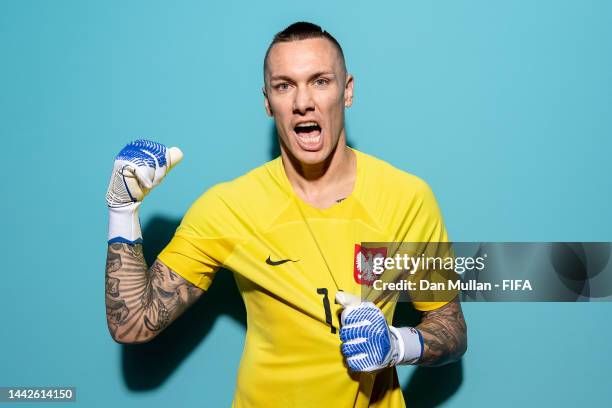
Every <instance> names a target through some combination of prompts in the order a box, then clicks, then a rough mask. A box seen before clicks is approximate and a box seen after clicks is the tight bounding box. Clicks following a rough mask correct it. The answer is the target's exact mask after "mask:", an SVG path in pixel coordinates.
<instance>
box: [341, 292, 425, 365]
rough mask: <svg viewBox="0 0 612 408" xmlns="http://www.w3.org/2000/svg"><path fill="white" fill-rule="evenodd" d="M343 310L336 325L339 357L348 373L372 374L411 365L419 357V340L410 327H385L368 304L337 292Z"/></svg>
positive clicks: (420, 348)
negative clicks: (338, 331) (347, 368)
mask: <svg viewBox="0 0 612 408" xmlns="http://www.w3.org/2000/svg"><path fill="white" fill-rule="evenodd" d="M336 302H337V303H339V304H341V305H342V306H344V310H343V311H342V315H341V317H340V321H341V324H342V327H341V328H340V340H341V341H342V354H343V355H344V357H345V358H346V362H347V364H348V366H349V368H350V369H351V370H352V371H361V372H372V371H377V370H380V369H383V368H385V367H391V366H395V365H398V364H414V363H416V362H417V361H419V359H420V358H421V356H422V354H423V337H422V336H421V333H420V332H419V331H418V330H417V329H415V328H413V327H400V328H396V327H393V326H389V325H388V324H387V319H386V318H385V315H384V314H383V312H382V311H381V310H380V309H379V308H378V307H377V306H376V305H374V303H372V302H361V300H360V299H359V297H357V296H354V295H351V294H348V293H344V292H338V294H336Z"/></svg>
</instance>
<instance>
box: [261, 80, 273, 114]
mask: <svg viewBox="0 0 612 408" xmlns="http://www.w3.org/2000/svg"><path fill="white" fill-rule="evenodd" d="M261 92H263V96H264V106H265V107H266V114H267V115H268V116H270V117H272V116H274V114H273V113H272V108H271V107H270V101H269V100H268V94H267V93H266V87H265V85H264V86H262V87H261Z"/></svg>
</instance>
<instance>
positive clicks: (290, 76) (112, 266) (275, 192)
mask: <svg viewBox="0 0 612 408" xmlns="http://www.w3.org/2000/svg"><path fill="white" fill-rule="evenodd" d="M263 92H264V101H265V109H266V112H267V114H268V115H269V116H271V117H273V118H274V120H275V123H276V129H277V132H278V136H279V142H280V152H281V155H280V157H278V158H276V159H274V160H272V161H270V162H268V163H265V164H264V165H262V166H261V167H258V168H256V169H254V170H252V171H250V172H249V173H247V174H245V175H243V176H242V177H239V178H237V179H235V180H233V181H230V182H225V183H221V184H218V185H216V186H214V187H212V188H211V189H209V190H208V191H207V192H206V193H204V194H203V195H202V196H201V197H200V198H199V199H198V200H196V201H195V203H194V204H193V205H192V206H191V208H190V209H189V211H188V212H187V213H186V214H185V216H184V218H183V220H182V222H181V224H180V226H179V227H178V229H177V231H176V233H175V235H174V237H173V238H172V240H171V242H170V243H169V244H168V246H167V247H166V248H165V249H164V250H163V251H162V252H161V253H160V254H159V256H158V258H157V260H156V261H155V262H154V264H153V265H152V266H151V267H150V268H149V269H147V266H146V264H145V261H144V258H143V255H142V239H141V233H140V225H139V222H138V207H139V206H140V203H141V201H142V199H143V197H144V196H145V195H146V194H147V193H148V192H149V191H150V190H151V189H152V188H153V187H154V186H156V185H157V184H158V183H159V182H160V181H161V180H162V179H163V177H164V176H165V174H166V172H167V171H168V170H169V169H170V168H171V167H172V166H173V165H175V164H176V163H177V162H178V161H179V160H180V159H181V157H182V154H181V152H180V150H178V149H177V148H170V149H167V148H166V147H165V146H164V145H161V144H159V143H156V142H151V141H146V140H137V141H135V142H132V143H130V144H128V145H127V146H126V147H125V148H124V149H123V150H122V151H121V152H120V153H119V155H118V156H117V158H116V160H115V165H114V170H113V175H112V177H111V182H110V185H109V190H108V193H107V203H108V206H109V210H110V211H109V212H110V222H109V248H108V258H107V274H106V305H107V320H108V327H109V330H110V332H111V334H112V336H113V338H114V339H115V340H116V341H118V342H121V343H140V342H145V341H148V340H151V339H152V338H153V337H155V336H156V335H157V334H159V333H160V332H161V331H162V330H163V329H164V328H165V327H167V326H168V325H169V324H170V323H171V322H172V321H173V320H174V319H176V318H177V317H178V316H179V315H180V314H181V313H182V312H183V311H184V310H185V309H186V308H188V307H189V306H190V305H191V304H193V303H194V302H195V301H196V299H198V298H199V297H200V296H201V295H202V294H203V293H204V292H205V291H206V290H207V289H208V287H209V286H210V285H211V283H212V281H213V279H214V276H215V272H216V271H217V270H218V269H219V268H221V267H224V268H227V269H229V270H231V271H233V273H234V274H235V277H236V281H237V283H238V287H239V290H240V293H241V295H242V298H243V300H244V302H245V305H246V311H247V322H248V325H247V333H246V342H245V346H244V353H243V355H242V360H241V363H240V370H239V373H238V379H237V385H236V391H235V395H234V402H233V406H235V407H289V406H290V407H316V406H325V407H368V406H370V407H402V406H404V401H403V396H402V393H401V389H400V387H399V384H398V380H397V374H396V371H395V368H394V366H395V365H397V364H419V365H441V364H445V363H447V362H450V361H455V360H457V359H458V358H460V357H461V355H462V354H463V353H464V352H465V350H466V325H465V321H464V319H463V314H462V311H461V307H460V304H459V303H458V301H457V300H454V301H451V302H446V303H445V302H437V303H434V302H416V301H415V302H413V303H414V306H415V307H416V309H418V310H420V311H422V322H421V323H420V324H419V325H418V326H417V327H416V328H410V327H399V328H395V327H392V326H391V325H390V323H391V321H392V317H393V312H394V309H395V303H394V302H386V303H384V304H374V303H370V302H355V300H354V298H351V296H350V294H359V293H360V283H361V281H360V275H359V273H358V272H359V271H358V270H357V269H356V268H355V258H356V256H358V253H359V251H360V243H362V242H444V241H446V240H447V239H448V237H447V234H446V230H445V227H444V224H443V221H442V217H441V215H440V212H439V209H438V206H437V204H436V201H435V198H434V196H433V194H432V192H431V190H430V189H429V187H428V186H427V184H426V183H425V182H423V181H422V180H420V179H419V178H417V177H415V176H413V175H410V174H408V173H405V172H403V171H401V170H398V169H396V168H394V167H392V166H391V165H389V164H387V163H385V162H383V161H381V160H379V159H376V158H374V157H372V156H369V155H367V154H365V153H362V152H359V151H356V150H354V149H351V148H349V147H348V146H347V145H346V133H345V126H344V110H345V108H347V107H349V106H350V105H351V103H352V99H353V77H352V76H351V75H350V74H349V73H347V71H346V67H345V62H344V56H343V53H342V49H341V48H340V45H339V44H338V43H337V41H336V40H335V39H334V38H333V37H332V36H331V35H330V34H329V33H327V32H325V31H323V30H321V28H320V27H318V26H316V25H314V24H310V23H295V24H293V25H291V26H289V27H287V28H286V29H285V30H284V31H282V32H280V33H278V34H277V35H276V36H275V37H274V40H273V41H272V44H271V45H270V47H269V49H268V52H267V53H266V57H265V61H264V88H263ZM345 294H346V295H345ZM335 299H337V300H338V302H339V303H336V302H335V301H334V300H335ZM340 313H341V317H340V320H341V321H339V315H340ZM210 391H213V390H210Z"/></svg>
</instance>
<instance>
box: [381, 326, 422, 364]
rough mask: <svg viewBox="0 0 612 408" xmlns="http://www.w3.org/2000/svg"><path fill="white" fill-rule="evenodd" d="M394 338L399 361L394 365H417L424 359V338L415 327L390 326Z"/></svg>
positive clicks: (396, 360)
mask: <svg viewBox="0 0 612 408" xmlns="http://www.w3.org/2000/svg"><path fill="white" fill-rule="evenodd" d="M389 331H390V332H391V335H392V337H394V338H395V340H396V342H397V359H395V358H394V365H397V364H416V363H418V361H419V360H420V359H421V357H423V349H424V346H423V336H422V335H421V332H420V331H419V330H418V329H415V328H414V327H399V328H398V327H393V326H389Z"/></svg>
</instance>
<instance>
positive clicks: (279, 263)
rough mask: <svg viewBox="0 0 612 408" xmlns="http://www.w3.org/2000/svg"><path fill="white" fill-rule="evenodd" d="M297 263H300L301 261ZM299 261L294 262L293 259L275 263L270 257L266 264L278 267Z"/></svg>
mask: <svg viewBox="0 0 612 408" xmlns="http://www.w3.org/2000/svg"><path fill="white" fill-rule="evenodd" d="M297 261H299V259H298V260H297ZM297 261H294V260H293V259H281V260H279V261H273V260H271V259H270V257H268V259H266V263H267V264H268V265H272V266H278V265H282V264H284V263H287V262H297Z"/></svg>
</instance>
